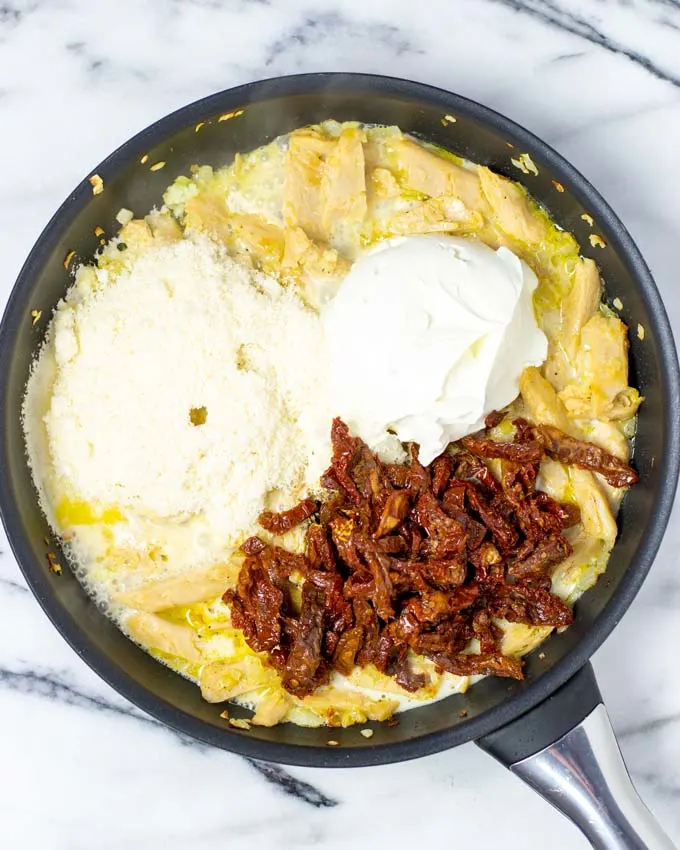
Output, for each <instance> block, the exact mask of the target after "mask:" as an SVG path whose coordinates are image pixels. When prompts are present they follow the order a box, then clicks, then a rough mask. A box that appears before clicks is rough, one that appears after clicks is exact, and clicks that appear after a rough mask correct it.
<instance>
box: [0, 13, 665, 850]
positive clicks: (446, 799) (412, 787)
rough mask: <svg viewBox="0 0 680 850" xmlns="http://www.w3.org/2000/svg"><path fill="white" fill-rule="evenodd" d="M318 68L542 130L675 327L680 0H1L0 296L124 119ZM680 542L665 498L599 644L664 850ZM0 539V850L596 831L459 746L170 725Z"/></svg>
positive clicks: (360, 843) (601, 667) (123, 134)
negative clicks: (281, 742)
mask: <svg viewBox="0 0 680 850" xmlns="http://www.w3.org/2000/svg"><path fill="white" fill-rule="evenodd" d="M319 70H351V71H368V72H378V73H383V74H392V75H395V76H401V77H410V78H413V79H417V80H423V81H425V82H429V83H433V84H436V85H439V86H442V87H444V88H448V89H450V90H453V91H456V92H459V93H461V94H463V95H467V96H468V97H472V98H474V99H476V100H479V101H481V102H483V103H485V104H487V105H489V106H491V107H493V108H495V109H497V110H499V111H501V112H504V113H506V114H507V115H509V116H510V117H512V118H514V119H515V120H517V121H519V122H520V123H522V124H524V125H525V126H527V127H528V128H529V129H531V130H533V131H534V132H535V133H537V134H538V135H539V136H542V137H543V138H544V139H546V140H547V141H548V142H549V143H550V144H552V145H554V146H555V147H556V148H557V149H558V150H559V151H560V152H561V153H563V154H564V155H565V156H566V157H567V158H568V159H570V160H571V161H572V162H573V163H574V164H575V165H576V166H577V168H579V169H580V170H581V171H582V172H583V173H584V174H585V175H586V176H587V177H589V178H590V179H591V180H592V181H593V183H594V184H595V185H596V186H597V187H598V188H599V189H600V191H601V192H602V193H603V194H604V195H605V197H606V198H607V199H608V200H609V201H610V203H611V204H612V205H613V207H614V208H615V209H616V210H617V211H618V213H619V215H620V216H621V218H622V219H623V221H624V222H625V224H626V225H627V226H628V228H629V229H630V230H631V232H632V234H633V236H634V237H635V239H636V240H637V241H638V244H639V245H640V248H641V249H642V251H643V253H644V254H645V256H646V258H647V260H648V262H649V264H650V266H651V268H652V271H653V272H654V274H655V276H656V279H657V282H658V285H659V287H660V289H661V292H662V294H663V296H664V298H665V301H666V305H667V308H668V310H669V313H670V316H671V321H672V322H673V325H674V327H675V329H676V332H680V290H679V289H678V271H677V269H678V253H677V250H678V247H677V246H678V242H679V240H680V192H679V191H678V187H677V184H678V180H677V169H678V150H679V149H680V2H678V0H426V2H421V3H413V2H407V0H372V2H365V0H364V2H361V0H325V2H321V3H319V2H312V0H285V2H284V0H281V2H276V0H144V2H139V0H117V2H115V3H113V2H110V3H92V2H87V1H86V0H4V1H3V2H0V128H1V129H2V132H1V133H0V197H1V198H2V205H1V206H0V254H1V255H2V257H3V268H4V274H3V276H2V279H1V281H0V298H1V299H2V300H3V302H4V299H5V298H6V297H7V295H8V293H9V291H10V288H11V286H12V283H13V281H14V279H15V277H16V274H17V272H18V271H19V268H20V266H21V264H22V262H23V260H24V258H25V256H26V254H27V253H28V251H29V249H30V247H31V245H32V244H33V242H34V240H35V239H36V237H37V235H38V234H39V232H40V230H41V228H42V227H43V225H44V224H45V223H46V221H47V219H48V218H49V216H50V215H51V214H52V212H53V211H54V209H55V208H56V207H57V205H58V204H59V203H60V202H61V201H62V200H63V198H64V197H66V195H67V194H68V193H69V191H70V190H71V188H72V187H73V186H74V185H75V184H76V183H77V182H78V181H79V180H80V179H81V178H82V177H83V176H84V175H85V174H86V173H87V172H88V170H89V169H90V168H91V167H92V166H93V165H94V164H95V163H97V162H98V161H99V160H101V159H102V158H103V157H104V156H106V155H107V154H108V153H109V152H110V151H111V150H113V149H114V148H115V147H116V146H117V145H118V144H120V143H121V142H123V141H124V140H125V139H127V138H128V137H129V136H130V135H132V134H133V133H135V132H136V131H137V130H139V129H140V128H142V127H143V126H145V125H147V124H149V123H150V122H152V121H153V120H155V119H156V118H158V117H160V116H162V115H163V114H165V113H167V112H169V111H171V110H173V109H175V108H177V107H179V106H182V105H183V104H185V103H187V102H189V101H191V100H194V99H195V98H199V97H202V96H203V95H206V94H208V93H211V92H214V91H218V90H220V89H223V88H227V87H229V86H232V85H235V84H238V83H242V82H245V81H248V80H252V79H257V78H261V77H265V76H273V75H277V74H286V73H293V72H300V71H319ZM679 548H680V513H679V512H678V511H676V513H675V515H674V517H673V519H672V520H671V525H670V528H669V530H668V533H667V534H666V538H665V541H664V544H663V546H662V549H661V552H660V553H659V556H658V558H657V561H656V564H655V566H654V568H653V569H652V572H651V574H650V576H649V580H648V581H647V583H646V584H645V586H644V588H643V589H642V591H641V593H640V595H639V597H638V598H637V600H636V601H635V603H634V604H633V606H632V608H631V609H630V611H629V613H628V614H627V615H626V617H625V619H624V620H623V621H622V623H621V624H620V626H619V627H618V628H617V629H616V631H615V633H614V634H613V635H612V637H611V638H610V639H609V640H608V642H607V643H606V645H605V646H604V647H603V648H602V649H601V650H600V651H599V652H598V654H597V656H596V657H595V660H594V663H595V668H596V671H597V674H598V677H599V681H600V684H601V688H602V691H603V693H604V695H605V698H606V702H607V705H608V708H609V711H610V714H611V716H612V720H613V722H614V725H615V727H616V729H617V732H618V735H619V740H620V743H621V748H622V750H623V753H624V755H625V757H626V759H627V762H628V765H629V767H630V771H631V774H632V776H633V779H634V781H635V782H636V784H637V786H638V788H639V790H640V792H641V794H642V796H643V797H644V799H645V800H646V801H647V803H648V804H649V806H650V808H651V809H652V810H653V811H654V813H655V814H656V815H657V816H658V818H659V819H660V820H661V822H662V823H663V824H664V826H665V828H666V829H667V831H668V832H669V834H670V835H671V836H672V837H673V838H674V839H675V841H676V842H678V843H680V676H679V675H678V673H677V672H676V671H675V670H673V672H670V673H669V669H670V666H671V665H670V662H671V661H672V660H674V659H675V658H676V657H677V653H678V647H679V646H680V574H679V573H678V567H677V551H678V549H679ZM0 549H2V554H1V555H0V765H1V771H2V774H1V775H2V778H1V779H0V785H1V786H2V794H1V795H0V846H2V847H6V848H13V850H33V848H36V850H37V848H40V850H93V848H96V850H122V848H125V850H142V848H144V850H161V848H162V850H213V848H216V847H219V848H237V847H245V846H246V845H247V846H249V847H251V848H253V850H260V848H262V850H265V848H266V850H276V848H306V847H319V848H323V850H335V848H341V847H342V848H344V847H347V846H351V847H354V848H357V850H360V848H369V847H374V846H376V844H377V843H379V846H385V847H387V846H389V847H391V848H394V850H401V848H407V847H412V846H414V845H419V846H424V845H425V844H426V843H427V842H431V843H434V842H440V843H441V841H442V840H445V841H446V843H447V844H449V843H451V842H452V841H455V842H456V843H458V842H460V843H465V842H466V840H474V842H475V845H474V846H475V847H480V848H482V847H489V848H490V847H495V846H501V845H502V846H503V847H504V848H507V850H513V848H522V850H532V848H536V850H538V848H543V847H545V846H546V844H547V845H548V846H550V847H559V848H571V847H573V848H579V847H585V846H586V845H585V841H584V839H583V838H582V837H581V836H580V834H579V833H578V832H577V831H576V830H575V828H574V827H573V826H572V825H571V824H569V823H568V822H566V821H565V820H563V819H562V818H561V817H560V816H559V815H558V814H557V813H556V812H554V811H553V810H552V809H551V808H550V807H549V806H548V805H547V803H545V802H543V801H542V800H541V799H540V798H538V797H537V796H535V795H534V794H533V793H532V792H531V791H529V790H528V788H526V787H524V786H523V785H522V784H521V783H520V782H519V780H516V779H514V778H513V777H512V776H511V775H510V774H509V773H508V772H506V771H505V770H504V769H503V768H501V767H500V766H498V765H497V764H496V763H495V762H493V761H492V760H491V759H489V758H488V757H487V756H485V755H484V754H483V753H482V752H481V751H479V750H478V749H477V748H476V747H474V746H473V745H468V746H464V747H461V748H459V749H457V750H455V751H451V752H445V753H441V754H439V755H437V756H432V757H429V758H424V759H421V760H419V761H416V762H410V763H406V764H397V765H393V766H389V767H380V768H365V769H359V770H355V771H352V772H346V771H328V770H302V769H292V768H291V769H283V768H278V767H274V766H266V765H254V764H252V763H249V762H247V761H245V760H243V759H241V758H238V757H236V756H233V755H230V754H228V753H224V752H218V751H216V750H211V749H208V748H206V747H204V746H201V745H199V744H195V743H190V742H187V741H186V740H183V739H180V738H178V737H177V736H176V735H175V734H174V733H172V732H171V731H169V730H167V729H166V728H164V727H162V726H160V725H159V724H158V723H156V722H155V721H154V720H152V719H151V718H149V717H148V716H145V715H143V714H142V713H141V712H139V711H138V710H137V709H135V708H134V707H132V706H131V705H130V704H128V703H127V702H126V701H125V700H123V699H122V698H121V697H119V696H118V695H117V694H116V693H114V692H113V691H112V690H111V689H110V688H109V687H108V686H106V685H105V684H104V683H103V682H101V681H100V680H99V679H98V678H97V677H96V676H95V675H94V674H93V673H92V672H91V671H90V670H89V668H87V667H86V666H85V664H84V663H83V662H82V661H81V660H80V659H79V658H78V657H77V656H76V655H75V654H74V653H73V652H72V651H71V650H70V649H69V648H68V647H67V646H66V644H65V643H64V641H63V640H62V639H61V638H60V637H59V636H58V634H57V633H56V632H55V631H54V629H53V628H52V626H51V625H50V624H49V623H48V622H47V620H46V618H45V616H44V615H43V614H42V612H41V611H40V609H39V608H38V605H37V603H36V602H35V601H34V599H33V597H32V596H31V594H30V593H29V591H28V590H27V588H26V586H25V583H24V581H23V579H22V577H21V574H20V573H19V570H18V568H17V566H16V563H15V561H14V559H13V558H12V555H11V553H10V552H9V551H8V547H7V545H6V542H5V541H4V540H2V541H0ZM652 650H653V651H652Z"/></svg>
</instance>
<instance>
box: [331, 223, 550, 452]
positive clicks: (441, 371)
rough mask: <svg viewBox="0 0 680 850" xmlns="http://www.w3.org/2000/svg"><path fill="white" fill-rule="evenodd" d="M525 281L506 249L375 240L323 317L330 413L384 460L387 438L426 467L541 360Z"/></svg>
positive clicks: (524, 269)
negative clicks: (413, 445)
mask: <svg viewBox="0 0 680 850" xmlns="http://www.w3.org/2000/svg"><path fill="white" fill-rule="evenodd" d="M537 283H538V281H537V279H536V275H535V274H534V273H533V272H532V270H531V269H530V268H529V267H528V266H527V265H526V263H524V262H522V261H521V260H520V259H519V258H518V257H517V256H516V255H515V254H513V252H512V251H510V250H508V249H507V248H499V249H498V250H497V251H494V250H493V249H492V248H489V247H488V246H486V245H484V244H482V243H481V242H475V241H471V240H468V239H461V238H458V237H454V236H441V235H431V236H406V237H400V238H396V239H390V240H387V241H385V242H383V243H381V245H380V246H379V247H378V248H376V249H375V250H373V251H371V252H370V253H368V254H365V255H364V256H363V257H361V258H360V259H359V260H357V262H355V263H354V265H353V266H352V268H351V270H350V272H349V274H348V275H347V277H346V278H345V279H344V281H343V283H342V285H341V286H340V289H339V290H338V293H337V295H336V296H335V297H334V298H333V299H332V300H331V301H330V302H329V303H328V304H327V305H326V306H325V308H324V309H323V314H322V317H323V323H324V328H325V333H326V339H327V343H328V346H329V350H330V355H331V399H332V403H333V409H334V413H335V414H336V415H338V416H341V417H342V418H343V419H344V421H345V422H347V424H348V425H349V426H350V428H351V429H352V430H353V431H354V433H356V434H358V435H359V436H360V437H361V438H362V439H363V440H364V441H365V442H366V443H368V445H369V446H371V448H373V449H374V450H376V451H378V452H381V451H384V452H386V453H388V454H389V447H390V445H391V443H393V442H394V435H396V437H398V438H399V440H401V441H403V442H408V441H415V442H417V443H419V444H420V453H419V459H420V461H421V463H423V464H427V463H430V461H432V460H433V459H434V458H435V457H437V455H439V454H440V453H441V452H442V451H443V450H444V448H445V447H446V446H447V445H448V443H450V442H451V441H453V440H458V439H460V438H461V437H464V436H465V435H466V434H471V433H473V432H474V431H477V430H479V429H480V428H481V427H482V425H483V422H484V417H485V416H486V414H487V413H489V412H490V411H492V410H498V409H500V408H502V407H504V406H505V405H506V404H509V403H510V402H511V401H512V400H513V399H515V398H516V397H517V395H518V393H519V378H520V375H521V374H522V371H523V369H524V368H525V367H526V366H538V365H540V364H541V363H543V361H544V360H545V358H546V356H547V350H548V341H547V339H546V337H545V334H544V333H543V332H542V331H541V330H540V328H539V327H538V324H537V322H536V315H535V312H534V307H533V299H532V296H533V293H534V290H535V289H536V286H537Z"/></svg>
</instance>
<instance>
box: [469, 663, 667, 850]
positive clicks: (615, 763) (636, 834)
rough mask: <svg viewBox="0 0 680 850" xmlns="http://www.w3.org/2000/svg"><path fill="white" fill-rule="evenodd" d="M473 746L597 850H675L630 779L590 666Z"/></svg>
mask: <svg viewBox="0 0 680 850" xmlns="http://www.w3.org/2000/svg"><path fill="white" fill-rule="evenodd" d="M477 744H478V745H479V746H480V747H481V748H482V749H483V750H485V751H486V752H488V753H489V754H490V755H492V756H493V757H494V758H496V759H498V761H500V762H501V763H502V764H504V765H505V766H506V767H508V768H509V769H510V770H511V771H512V772H513V773H514V774H516V775H517V776H519V778H520V779H523V780H524V782H526V783H527V784H528V785H530V786H531V787H532V788H533V789H534V791H537V792H538V793H539V794H540V795H541V796H542V797H544V798H545V799H546V800H547V801H548V802H549V803H552V805H553V806H555V808H556V809H559V811H561V812H562V814H564V815H566V816H567V817H568V818H569V819H570V820H572V821H573V822H574V823H575V824H576V826H577V827H578V828H579V829H580V830H581V832H583V833H584V835H585V836H586V838H587V839H588V840H589V841H590V843H591V845H592V846H593V847H595V848H598V850H675V845H674V844H673V843H672V842H671V840H670V839H669V838H668V836H667V835H666V833H665V832H664V831H663V830H662V829H661V827H660V825H659V824H658V823H657V821H656V820H655V818H654V817H653V815H652V814H651V812H650V811H649V809H648V808H647V807H646V806H645V805H644V803H643V802H642V800H641V799H640V798H639V796H638V794H637V792H636V790H635V788H634V787H633V783H632V782H631V781H630V776H629V775H628V771H627V769H626V765H625V764H624V761H623V757H622V756H621V751H620V750H619V746H618V744H617V741H616V736H615V735H614V730H613V729H612V726H611V723H610V721H609V716H608V715H607V710H606V708H605V707H604V704H603V702H602V697H601V695H600V690H599V688H598V686H597V682H596V680H595V674H594V673H593V668H592V667H591V665H590V664H586V665H585V667H583V669H582V670H580V671H579V672H578V673H577V674H576V675H575V676H574V677H573V678H572V679H570V681H568V682H567V683H566V684H565V685H563V686H562V687H561V688H560V689H559V690H557V691H556V692H555V693H554V694H553V695H552V696H550V697H548V699H547V700H546V701H545V702H543V703H541V704H540V705H539V706H537V707H536V708H534V709H532V710H531V711H529V712H527V713H526V714H524V715H523V716H522V717H520V718H519V719H517V720H515V721H513V722H512V723H509V724H508V725H507V726H504V727H503V728H501V729H499V730H497V731H495V732H492V733H491V734H490V735H487V736H486V737H485V738H481V739H480V740H479V741H477Z"/></svg>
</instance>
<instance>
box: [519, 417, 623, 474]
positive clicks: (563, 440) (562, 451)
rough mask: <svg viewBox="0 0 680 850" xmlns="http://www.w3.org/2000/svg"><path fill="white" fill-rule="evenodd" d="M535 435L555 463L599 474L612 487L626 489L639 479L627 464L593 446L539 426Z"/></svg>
mask: <svg viewBox="0 0 680 850" xmlns="http://www.w3.org/2000/svg"><path fill="white" fill-rule="evenodd" d="M536 431H537V432H538V434H539V435H540V437H541V439H542V440H543V445H544V446H545V451H546V452H547V454H549V455H550V456H551V457H554V458H555V460H559V461H561V462H562V463H566V464H571V465H573V466H578V467H580V468H581V469H589V470H591V471H592V472H599V473H600V475H601V476H602V477H603V478H604V479H605V481H607V483H609V484H611V485H612V487H628V486H629V485H630V484H635V482H636V481H638V480H639V478H640V476H639V475H638V474H637V472H636V471H635V470H634V469H633V468H632V467H630V466H628V464H627V463H624V462H623V461H622V460H619V458H617V457H614V455H612V454H609V452H606V451H605V450H604V449H601V448H600V447H599V446H595V445H593V443H586V442H585V441H584V440H576V439H574V437H570V436H569V435H568V434H565V433H564V431H560V430H559V428H554V427H553V426H552V425H538V426H537V427H536Z"/></svg>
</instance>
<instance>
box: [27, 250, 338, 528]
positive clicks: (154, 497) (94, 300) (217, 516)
mask: <svg viewBox="0 0 680 850" xmlns="http://www.w3.org/2000/svg"><path fill="white" fill-rule="evenodd" d="M98 275H99V276H98V283H97V284H96V285H95V286H94V287H93V288H92V289H91V290H90V291H86V292H85V293H83V292H82V290H81V289H80V288H77V287H74V288H73V289H72V290H71V292H70V294H69V296H68V297H67V298H66V299H65V301H63V302H61V304H60V305H59V307H58V309H57V311H56V312H55V316H54V321H53V326H52V336H51V339H49V340H48V345H46V346H45V349H43V352H42V353H41V357H44V356H46V349H47V348H48V347H50V348H51V351H52V354H53V356H54V359H55V360H56V376H55V378H54V383H53V385H52V390H51V394H50V397H49V400H48V405H47V410H46V413H45V416H44V426H45V430H46V436H47V442H48V446H49V455H50V459H51V463H52V464H53V474H54V476H55V477H56V479H57V480H58V481H59V489H60V490H62V491H64V492H69V493H72V494H73V495H74V496H75V497H76V498H79V499H84V500H86V501H87V502H92V503H96V504H99V505H106V506H108V505H116V506H119V507H122V508H124V509H126V510H127V511H129V512H132V513H133V515H138V516H141V517H148V518H150V519H152V520H161V521H163V520H170V521H171V522H176V521H183V520H186V519H189V518H191V517H194V516H197V515H201V516H203V517H205V518H206V520H207V521H208V525H209V526H212V527H219V528H220V530H221V537H222V538H223V539H225V537H226V539H229V538H231V539H233V540H234V541H235V542H237V541H238V540H240V539H241V538H242V536H243V533H244V532H247V531H248V529H250V528H252V527H253V526H254V523H255V521H256V518H257V515H258V514H259V513H260V511H261V510H262V509H263V506H264V502H265V497H266V495H267V494H268V493H270V492H271V491H279V492H281V493H283V494H289V495H290V496H292V495H293V494H297V493H298V492H299V491H300V490H301V489H302V488H308V487H312V488H313V487H316V486H318V479H319V476H320V475H321V473H322V472H323V469H324V468H325V467H326V466H327V465H328V463H329V457H330V442H329V433H330V420H331V415H330V411H329V405H328V401H327V395H326V383H327V376H328V373H329V371H328V363H327V357H326V354H325V345H324V338H323V330H322V326H321V322H320V319H319V316H318V314H317V313H315V312H314V311H312V310H311V309H310V308H309V307H307V306H306V305H305V303H304V302H303V301H302V300H301V298H300V297H299V296H298V295H297V294H296V293H295V292H294V291H293V290H291V289H286V288H283V287H282V286H281V285H280V284H279V283H278V282H277V281H276V280H275V279H274V278H271V277H267V276H265V275H263V274H260V273H258V272H255V271H253V270H251V269H247V268H245V267H244V266H243V265H240V264H238V263H236V262H234V261H233V260H232V259H230V258H229V257H228V256H227V255H226V254H225V252H224V251H223V250H222V249H220V248H219V247H218V246H217V245H216V244H214V243H213V242H211V241H210V240H209V239H208V238H207V237H205V236H194V237H192V238H191V239H189V238H185V239H183V240H181V241H178V242H174V243H170V244H161V245H158V246H154V247H153V248H151V249H150V250H148V251H145V252H144V253H143V254H142V255H141V256H140V257H138V258H137V259H136V260H134V261H132V264H131V265H130V267H129V268H127V269H125V270H123V271H122V272H121V273H120V274H119V275H118V276H117V277H116V279H115V280H114V281H113V282H107V281H106V276H105V274H104V275H101V274H99V273H98ZM29 393H30V386H29ZM286 501H287V500H286Z"/></svg>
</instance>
